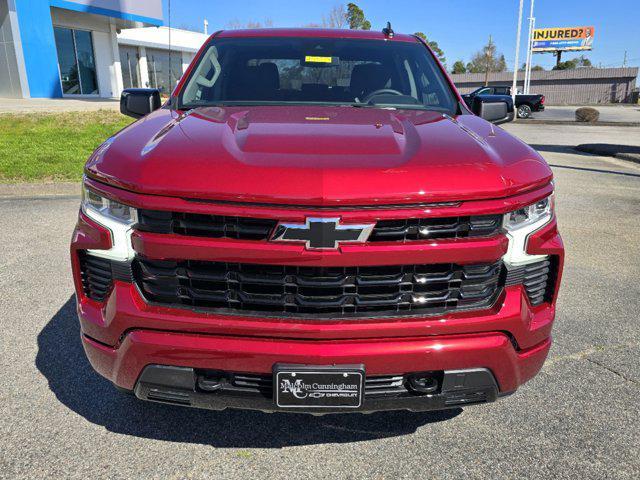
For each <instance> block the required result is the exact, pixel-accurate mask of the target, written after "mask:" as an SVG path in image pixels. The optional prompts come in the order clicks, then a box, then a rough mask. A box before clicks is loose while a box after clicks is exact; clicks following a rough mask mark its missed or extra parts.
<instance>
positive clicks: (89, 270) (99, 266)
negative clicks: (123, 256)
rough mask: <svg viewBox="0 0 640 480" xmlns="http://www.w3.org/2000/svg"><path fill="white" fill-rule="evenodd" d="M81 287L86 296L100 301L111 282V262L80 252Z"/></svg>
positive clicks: (109, 287)
mask: <svg viewBox="0 0 640 480" xmlns="http://www.w3.org/2000/svg"><path fill="white" fill-rule="evenodd" d="M80 271H81V278H82V288H83V289H84V293H85V295H86V296H87V297H89V298H91V299H93V300H97V301H100V302H101V301H102V300H104V299H105V298H106V296H107V294H108V293H109V290H110V289H111V286H112V284H113V274H112V271H111V262H110V261H109V260H106V259H104V258H100V257H94V256H93V255H89V254H87V253H81V254H80Z"/></svg>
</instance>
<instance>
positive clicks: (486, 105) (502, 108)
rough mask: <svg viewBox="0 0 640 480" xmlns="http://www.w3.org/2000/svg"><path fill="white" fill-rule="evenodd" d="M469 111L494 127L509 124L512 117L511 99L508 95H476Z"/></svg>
mask: <svg viewBox="0 0 640 480" xmlns="http://www.w3.org/2000/svg"><path fill="white" fill-rule="evenodd" d="M471 111H472V112H473V113H474V114H475V115H477V116H478V117H480V118H484V119H485V120H486V121H487V122H491V123H495V124H496V125H499V124H501V123H506V122H511V121H513V117H514V110H513V99H512V98H511V97H510V96H508V95H476V96H475V97H473V102H472V104H471Z"/></svg>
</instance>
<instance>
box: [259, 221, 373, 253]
mask: <svg viewBox="0 0 640 480" xmlns="http://www.w3.org/2000/svg"><path fill="white" fill-rule="evenodd" d="M374 226H375V224H374V223H370V224H365V225H351V224H344V225H342V224H340V219H339V218H308V217H307V218H306V221H305V223H279V224H278V225H277V226H276V228H275V230H274V232H273V235H271V241H273V242H298V243H304V245H305V247H306V248H307V249H322V248H324V249H334V250H335V249H337V248H338V247H339V246H340V244H342V243H364V242H366V241H367V239H368V238H369V235H371V231H372V230H373V227H374Z"/></svg>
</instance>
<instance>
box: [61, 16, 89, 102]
mask: <svg viewBox="0 0 640 480" xmlns="http://www.w3.org/2000/svg"><path fill="white" fill-rule="evenodd" d="M54 35H55V40H56V49H57V51H58V65H59V67H60V82H61V84H62V93H64V94H66V95H92V94H93V95H95V94H97V93H98V82H97V78H96V62H95V57H94V55H93V41H92V39H91V32H87V31H84V30H72V29H70V28H62V27H55V28H54Z"/></svg>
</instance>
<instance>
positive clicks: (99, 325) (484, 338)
mask: <svg viewBox="0 0 640 480" xmlns="http://www.w3.org/2000/svg"><path fill="white" fill-rule="evenodd" d="M529 200H530V199H529ZM529 200H526V201H527V202H528V201H529ZM523 203H524V201H523ZM492 208H494V207H492ZM495 208H496V209H497V208H498V207H495ZM501 208H512V207H511V206H509V207H501ZM490 211H492V210H490ZM103 230H104V229H103ZM103 230H101V229H100V227H99V226H96V225H95V224H93V223H92V222H91V220H90V219H87V218H83V217H82V215H81V219H80V221H79V223H78V227H77V228H76V232H75V233H74V237H73V240H72V245H71V254H72V263H73V271H74V277H75V284H76V292H77V299H78V316H79V319H80V325H81V331H82V341H83V345H84V348H85V351H86V353H87V356H88V358H89V361H90V362H91V364H92V366H93V367H94V368H95V369H96V370H97V371H98V372H99V373H100V374H101V375H103V376H105V377H106V378H108V379H109V380H110V381H112V382H113V383H114V384H115V385H117V386H119V387H121V388H124V389H127V390H134V391H135V392H136V394H137V395H138V396H139V397H140V398H143V399H147V400H156V401H169V400H168V399H170V398H171V395H169V396H168V397H167V396H165V397H164V398H157V397H156V398H153V395H151V396H150V395H149V394H150V392H151V390H152V389H153V388H156V389H157V388H159V387H162V388H164V389H165V390H168V391H169V392H170V393H171V392H173V393H176V390H177V391H178V392H177V393H178V395H177V396H175V398H178V401H172V402H171V403H178V404H185V405H191V406H198V407H206V408H214V409H220V408H226V407H239V408H255V409H259V410H272V409H273V408H274V402H273V400H272V399H271V397H270V396H269V395H266V396H265V395H248V394H247V392H244V393H243V394H242V395H240V394H238V392H235V393H234V394H226V393H223V392H218V393H212V392H203V391H200V390H199V389H198V388H197V386H193V385H187V386H186V387H184V383H182V384H181V385H182V386H179V385H178V386H176V385H173V384H171V383H170V382H169V383H167V382H164V383H162V382H161V383H153V382H148V381H146V380H145V378H144V375H145V374H144V372H146V369H147V368H148V367H149V366H153V365H160V366H169V367H178V368H182V369H187V370H188V371H191V372H195V373H192V374H191V375H192V376H193V375H196V374H197V372H198V371H200V370H216V371H224V372H237V373H243V374H254V375H262V376H264V375H270V374H271V372H272V369H273V366H274V364H276V363H288V364H307V365H341V364H364V366H365V368H366V375H367V378H368V377H369V376H371V377H375V376H380V375H407V374H410V373H414V372H425V371H438V372H444V375H445V377H446V372H450V371H468V370H477V369H483V371H486V372H488V374H489V376H490V378H491V380H490V381H488V380H487V381H483V382H481V383H480V384H477V385H474V386H472V387H471V388H470V389H467V390H464V389H463V390H464V391H462V392H457V391H450V392H449V391H447V390H445V389H444V385H443V386H442V388H443V389H442V390H441V391H440V392H439V393H437V394H433V395H428V396H426V395H404V396H403V395H400V396H395V397H394V396H391V397H385V398H373V397H370V398H367V397H365V402H364V405H363V407H362V411H373V410H391V409H410V410H430V409H440V408H447V407H448V406H455V405H461V404H469V403H478V402H487V401H492V400H495V399H496V398H497V397H498V396H500V395H505V394H508V393H512V392H514V391H515V390H516V389H517V388H518V387H519V386H520V385H522V384H523V383H525V382H526V381H527V380H529V379H530V378H532V377H533V376H534V375H535V374H536V373H537V372H538V371H539V370H540V368H541V367H542V365H543V363H544V360H545V358H546V356H547V353H548V351H549V348H550V345H551V327H552V323H553V320H554V316H555V299H556V297H557V289H558V286H559V283H560V277H561V271H562V260H563V246H562V241H561V239H560V236H559V234H558V232H557V226H556V223H555V220H554V221H552V222H551V223H549V224H548V225H547V226H545V227H543V228H541V229H540V230H539V231H536V232H535V234H533V235H531V236H530V237H529V238H528V244H527V251H528V252H529V253H531V254H541V255H553V256H555V257H556V258H557V265H558V271H557V279H556V286H555V292H554V293H553V298H552V299H551V301H547V302H545V303H543V304H541V305H537V306H532V305H531V303H530V302H529V300H528V297H527V295H526V293H525V290H524V287H523V286H522V285H520V284H516V285H507V286H505V287H504V289H503V290H502V292H501V294H500V296H499V297H498V299H497V301H496V302H495V303H494V304H493V305H492V306H491V307H490V308H486V309H484V310H481V311H460V312H453V313H447V314H444V315H441V316H432V317H420V316H412V317H398V318H385V317H380V318H361V319H357V320H354V319H330V320H326V319H325V320H304V319H299V318H298V319H296V318H278V317H273V316H272V317H259V316H245V315H242V314H241V312H239V313H238V314H237V315H229V314H220V313H213V312H203V311H195V310H189V309H186V308H185V309H183V308H172V307H169V306H163V305H155V304H151V303H149V302H147V301H146V300H145V299H144V298H143V297H142V295H141V294H140V291H139V290H138V288H137V286H136V285H135V283H132V282H131V279H129V280H128V281H127V279H126V278H116V279H115V281H114V282H113V286H112V288H111V289H110V290H109V293H108V295H107V296H106V298H105V299H104V301H96V300H92V299H91V298H88V297H87V296H86V295H85V294H84V293H83V287H82V280H81V272H80V267H79V254H80V252H83V251H86V250H88V249H105V248H108V247H109V245H110V239H109V236H108V234H106V233H105V232H104V231H103ZM156 237H157V238H156ZM133 246H134V249H135V251H136V253H137V254H141V255H145V256H148V257H150V258H160V259H162V258H181V256H188V257H189V258H198V259H205V260H208V259H224V260H227V261H246V262H254V261H255V262H258V263H259V261H262V262H264V261H265V259H266V260H268V263H276V264H278V263H280V264H288V263H292V262H293V263H296V262H297V263H299V264H312V265H313V264H319V265H334V264H335V265H340V264H343V263H346V264H350V265H351V264H354V265H368V264H374V265H375V264H376V263H378V262H379V264H391V265H393V264H396V263H406V262H409V261H413V262H424V263H429V262H432V263H439V262H442V263H446V262H454V261H462V262H463V263H464V262H473V261H474V260H477V259H478V255H480V257H481V258H482V260H483V261H485V260H498V259H500V258H501V257H502V256H503V255H504V254H505V253H506V248H507V242H506V239H505V238H504V236H497V237H494V238H490V239H480V240H473V241H471V240H469V241H464V242H457V241H451V242H440V244H436V243H435V242H434V243H429V244H422V245H419V246H413V247H411V248H410V247H408V246H381V247H378V246H366V247H364V246H362V247H356V246H353V247H349V248H345V249H344V250H343V251H342V252H339V253H338V252H332V253H330V254H318V253H313V254H311V253H309V252H305V253H304V254H299V253H298V252H292V251H288V250H286V249H285V248H284V247H277V248H276V247H272V246H270V245H266V246H264V245H262V244H260V245H256V246H253V245H251V246H250V245H248V244H246V243H242V242H222V241H209V240H199V239H189V238H173V237H171V238H169V236H167V237H162V236H158V235H155V236H154V235H149V234H147V235H137V234H134V237H133ZM286 248H289V247H286ZM260 249H262V250H260ZM315 257H317V258H315ZM485 257H486V258H485ZM460 259H462V260H460ZM187 376H188V375H187ZM487 378H488V377H487ZM185 394H186V400H185ZM161 397H162V395H161ZM456 398H457V400H455V399H456ZM180 399H182V400H180ZM456 402H457V403H456Z"/></svg>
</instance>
